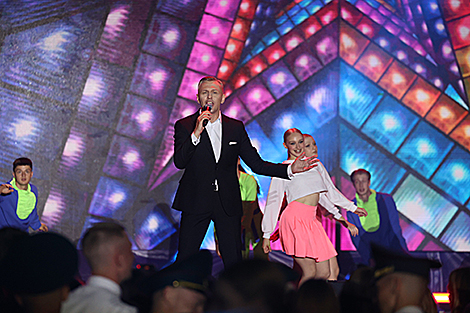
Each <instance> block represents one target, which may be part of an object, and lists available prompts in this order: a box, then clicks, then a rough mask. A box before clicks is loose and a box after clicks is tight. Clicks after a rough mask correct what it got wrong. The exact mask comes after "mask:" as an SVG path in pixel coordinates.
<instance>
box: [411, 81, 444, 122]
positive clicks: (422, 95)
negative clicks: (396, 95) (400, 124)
mask: <svg viewBox="0 0 470 313" xmlns="http://www.w3.org/2000/svg"><path fill="white" fill-rule="evenodd" d="M439 95H440V91H439V90H438V89H436V88H434V87H433V86H432V85H430V84H428V83H427V82H425V81H424V80H423V79H421V78H418V79H417V80H416V81H415V83H414V85H413V86H412V87H411V88H410V89H409V90H408V92H407V93H406V94H405V96H404V98H403V100H402V101H403V103H404V104H406V105H407V106H408V107H410V108H411V109H413V110H414V111H416V112H417V113H418V114H419V115H421V116H424V115H425V114H426V113H427V112H428V111H429V109H430V108H431V107H432V105H433V104H434V103H435V101H436V100H437V98H438V97H439Z"/></svg>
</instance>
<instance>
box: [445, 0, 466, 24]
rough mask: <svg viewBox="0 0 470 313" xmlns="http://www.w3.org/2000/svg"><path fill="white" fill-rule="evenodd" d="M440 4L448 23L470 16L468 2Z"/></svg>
mask: <svg viewBox="0 0 470 313" xmlns="http://www.w3.org/2000/svg"><path fill="white" fill-rule="evenodd" d="M440 3H441V7H442V9H443V12H444V16H445V19H446V20H447V21H448V20H452V19H455V18H458V17H462V16H464V15H467V14H470V2H468V0H444V1H440Z"/></svg>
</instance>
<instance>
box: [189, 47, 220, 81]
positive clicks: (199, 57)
mask: <svg viewBox="0 0 470 313" xmlns="http://www.w3.org/2000/svg"><path fill="white" fill-rule="evenodd" d="M223 54H224V51H223V50H221V49H216V48H214V47H211V46H208V45H206V44H202V43H199V42H195V43H194V46H193V51H192V52H191V56H190V57H189V61H188V64H187V67H188V68H190V69H192V70H195V71H199V72H202V73H205V74H208V75H211V76H215V75H216V74H217V70H218V69H219V65H220V61H221V60H222V57H223Z"/></svg>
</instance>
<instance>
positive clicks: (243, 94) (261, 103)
mask: <svg viewBox="0 0 470 313" xmlns="http://www.w3.org/2000/svg"><path fill="white" fill-rule="evenodd" d="M239 98H240V100H241V101H242V102H243V103H244V104H245V107H246V108H247V110H248V111H249V112H250V113H251V115H253V116H256V115H258V114H259V113H260V112H262V111H263V110H264V109H266V108H267V107H268V106H270V105H271V104H272V103H273V102H274V101H275V100H274V98H273V96H272V95H271V94H270V93H269V91H268V90H267V89H266V87H264V85H263V84H262V83H261V81H260V79H259V78H256V79H254V80H252V81H250V82H249V83H248V84H247V85H246V86H244V88H243V89H242V90H240V94H239Z"/></svg>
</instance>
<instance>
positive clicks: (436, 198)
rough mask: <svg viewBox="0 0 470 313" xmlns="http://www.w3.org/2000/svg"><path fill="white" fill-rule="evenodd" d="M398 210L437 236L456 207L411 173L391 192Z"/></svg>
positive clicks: (455, 210)
mask: <svg viewBox="0 0 470 313" xmlns="http://www.w3.org/2000/svg"><path fill="white" fill-rule="evenodd" d="M393 199H394V200H395V202H396V204H397V208H398V211H399V212H401V213H402V214H403V215H405V216H406V217H407V218H409V219H410V220H411V221H412V222H413V223H415V224H417V225H418V226H420V227H421V228H423V229H424V230H425V231H427V232H428V233H430V234H431V235H432V236H434V237H436V238H437V237H438V236H439V235H440V234H441V232H442V230H443V229H444V227H446V225H447V224H448V223H449V221H450V219H451V218H452V216H454V214H455V213H456V212H457V210H458V208H457V207H456V206H455V205H453V204H452V203H451V202H449V201H447V200H446V199H445V198H444V197H442V196H441V195H440V194H438V193H437V192H436V191H434V190H433V189H431V188H430V187H429V186H427V185H425V184H424V183H423V182H422V181H420V180H419V179H417V178H416V177H415V176H413V175H409V176H408V177H407V178H406V179H405V181H404V182H403V184H402V185H401V186H400V188H398V190H397V191H396V192H395V193H394V194H393Z"/></svg>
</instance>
